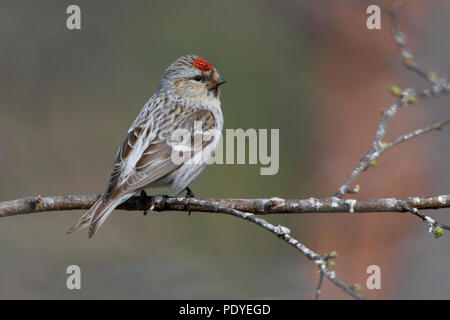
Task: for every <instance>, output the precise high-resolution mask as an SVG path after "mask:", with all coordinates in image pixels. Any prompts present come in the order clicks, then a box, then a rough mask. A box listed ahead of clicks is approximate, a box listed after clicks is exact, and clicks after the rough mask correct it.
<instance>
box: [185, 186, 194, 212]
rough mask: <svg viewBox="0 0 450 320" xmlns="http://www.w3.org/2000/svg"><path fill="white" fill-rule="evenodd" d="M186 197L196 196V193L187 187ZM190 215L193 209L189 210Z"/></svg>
mask: <svg viewBox="0 0 450 320" xmlns="http://www.w3.org/2000/svg"><path fill="white" fill-rule="evenodd" d="M186 198H195V196H194V193H193V192H192V190H191V189H189V187H186ZM189 215H191V210H189Z"/></svg>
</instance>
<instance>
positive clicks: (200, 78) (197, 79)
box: [194, 75, 202, 81]
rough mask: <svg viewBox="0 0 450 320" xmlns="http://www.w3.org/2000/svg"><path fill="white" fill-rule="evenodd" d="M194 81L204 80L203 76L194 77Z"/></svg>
mask: <svg viewBox="0 0 450 320" xmlns="http://www.w3.org/2000/svg"><path fill="white" fill-rule="evenodd" d="M194 80H195V81H200V80H202V76H201V75H197V76H195V77H194Z"/></svg>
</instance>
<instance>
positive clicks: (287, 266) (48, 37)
mask: <svg viewBox="0 0 450 320" xmlns="http://www.w3.org/2000/svg"><path fill="white" fill-rule="evenodd" d="M372 2H373V1H372ZM73 3H74V2H73V1H61V0H58V1H56V0H54V1H48V0H42V1H39V2H38V1H31V0H28V1H25V0H23V1H13V0H3V1H1V2H0V39H1V42H2V44H1V45H0V70H1V72H0V168H1V179H0V201H5V200H12V199H17V198H21V197H25V196H31V195H33V196H36V195H42V196H46V195H64V194H91V193H100V192H103V191H104V188H105V185H106V182H107V178H108V175H109V171H110V168H111V165H112V161H113V158H114V155H115V153H116V150H117V148H118V146H119V145H120V143H121V142H122V139H123V138H124V136H125V133H126V132H127V130H128V128H129V126H130V124H131V123H132V121H133V120H134V118H135V116H136V115H137V113H138V112H139V110H140V108H141V107H142V106H143V105H144V103H145V102H146V100H147V99H148V98H149V97H150V96H151V95H152V94H153V92H154V90H155V89H156V86H157V84H158V81H159V79H160V77H161V75H162V73H163V72H164V70H165V69H166V68H167V67H168V66H169V64H170V63H172V62H173V61H174V60H175V59H176V58H177V57H179V56H181V55H185V54H198V55H201V56H202V57H204V58H206V59H207V60H209V61H211V62H212V63H213V64H214V65H215V66H216V68H217V69H218V70H219V72H220V73H221V75H222V76H223V77H224V78H225V79H226V80H227V81H228V82H227V84H226V85H224V86H223V89H222V94H221V97H222V108H223V113H224V117H225V128H232V129H233V128H243V129H247V128H256V129H259V128H267V129H271V128H279V129H280V170H279V172H278V174H277V175H275V176H261V175H260V174H259V166H256V165H211V166H208V168H207V169H206V170H205V171H204V172H203V173H202V175H201V176H200V177H199V178H198V179H197V180H196V181H195V182H194V184H193V185H192V189H193V191H194V192H195V194H196V196H198V197H203V198H207V197H215V198H225V197H239V198H253V197H272V196H279V197H283V198H307V197H312V196H314V197H327V196H330V195H331V194H333V193H334V192H335V191H336V190H337V188H338V186H339V185H340V184H341V183H342V182H343V180H344V178H345V177H346V176H347V174H348V173H349V172H350V170H351V169H352V168H353V167H354V166H355V165H356V164H357V162H358V161H359V158H360V157H361V156H362V155H363V154H364V153H365V152H366V151H367V150H368V148H369V145H370V143H371V140H372V139H373V136H374V134H375V130H376V126H377V124H378V121H379V119H380V112H381V111H382V110H383V109H386V108H388V107H389V106H390V105H391V104H392V103H393V102H394V101H395V99H394V97H392V96H391V95H390V93H389V88H390V87H391V85H397V86H399V87H401V88H405V87H415V88H419V89H420V88H425V87H426V86H427V83H425V82H424V81H423V80H422V79H420V78H418V77H417V76H416V75H414V74H412V73H410V72H409V71H407V70H405V69H404V67H403V66H402V63H401V58H400V55H399V53H398V50H397V48H396V46H395V44H394V42H393V40H392V37H391V34H390V30H391V29H390V28H391V25H390V19H389V17H388V15H387V14H386V13H382V28H381V30H368V29H367V28H366V18H367V17H368V15H367V14H366V13H365V12H366V8H367V6H368V5H369V4H372V3H371V2H370V1H350V0H340V1H331V0H321V1H289V0H270V1H269V0H266V1H257V0H252V1H238V0H230V1H201V0H196V1H126V2H125V1H100V0H97V1H76V4H77V5H79V6H80V7H81V25H82V29H81V30H79V31H69V30H67V28H66V18H67V16H68V15H67V14H66V8H67V6H68V5H70V4H73ZM378 3H379V4H380V5H388V6H389V4H390V2H389V1H379V2H378ZM449 15H450V4H449V2H448V1H444V0H433V1H426V0H416V1H410V2H409V3H407V4H406V5H405V6H404V8H403V9H402V11H401V14H400V25H401V29H402V30H403V32H404V33H405V34H406V35H407V39H408V41H409V46H410V47H411V48H412V49H413V51H414V53H415V55H416V59H417V62H418V63H419V64H420V65H421V66H423V67H424V69H425V70H429V71H434V72H436V73H437V74H438V75H442V76H447V75H448V73H449V70H450V60H449V59H448V56H449V52H450V42H448V41H447V39H448V35H447V32H448V30H449V28H450V19H449ZM448 103H449V101H448V99H446V98H442V99H435V100H429V101H424V102H419V103H417V104H415V105H413V106H411V107H409V108H407V109H404V110H402V111H401V113H400V114H399V116H397V117H396V118H395V119H394V120H393V121H392V122H391V125H390V127H389V133H388V137H389V138H391V139H392V138H395V137H397V136H398V135H399V134H401V133H403V132H409V131H411V130H413V129H415V128H418V127H424V126H426V125H429V124H431V123H434V122H436V121H438V120H441V119H446V118H447V117H448V114H449V113H448V108H446V107H448ZM449 145H450V139H449V133H448V131H447V129H444V130H443V131H442V132H440V133H432V134H429V135H427V136H423V137H420V138H418V139H417V140H413V141H410V142H408V143H405V144H402V145H400V146H398V147H396V148H395V149H393V150H392V151H389V152H387V153H386V154H384V155H383V156H382V157H381V158H380V159H379V161H378V165H377V166H376V167H374V168H371V169H370V170H368V171H367V172H365V173H363V174H362V175H360V177H359V178H358V180H357V181H356V182H357V183H359V184H360V185H361V193H360V194H359V195H358V197H360V198H369V197H372V198H373V197H401V196H416V195H439V194H448V193H449V189H450V179H449V178H450V165H449V159H450V151H449V150H450V148H449ZM82 213H83V212H81V211H72V212H53V213H41V214H31V215H21V216H15V217H8V218H2V219H0V298H2V299H13V298H26V299H46V298H56V299H80V298H83V299H90V298H92V299H107V298H112V299H115V298H124V299H128V298H133V299H169V298H172V299H189V298H192V299H266V298H267V299H310V298H313V297H314V289H315V286H316V283H317V279H318V274H317V272H316V271H317V268H316V266H315V265H313V264H312V263H311V262H310V261H309V260H307V259H306V258H305V257H303V256H302V255H300V254H299V253H298V252H296V251H295V250H294V249H293V248H291V247H290V246H288V245H287V244H286V243H284V242H282V241H279V240H277V239H276V238H275V237H274V236H273V235H272V234H270V233H268V232H266V231H263V230H261V229H259V228H258V227H257V226H255V225H252V224H250V223H246V222H243V221H240V220H238V219H235V218H233V217H229V216H223V215H211V214H206V213H193V214H192V215H191V216H188V214H187V213H180V212H177V213H170V212H165V213H152V214H150V215H148V216H146V217H144V216H143V215H142V214H141V213H136V212H123V211H115V212H114V213H113V214H112V215H111V217H110V218H109V219H108V220H107V221H106V223H105V224H104V226H103V227H102V228H101V230H100V232H99V233H98V234H97V235H96V237H95V238H94V239H92V240H88V239H87V233H86V232H78V233H76V234H73V235H70V236H67V235H66V234H65V232H66V231H67V229H68V228H69V227H70V226H71V225H72V224H73V223H74V222H75V221H76V220H77V219H78V218H79V217H80V215H81V214H82ZM449 213H450V212H449V210H439V211H438V212H430V213H429V214H430V215H431V216H432V217H436V218H439V219H441V220H442V222H444V223H450V217H448V215H449ZM267 219H268V220H269V221H270V222H272V223H274V224H279V223H282V224H284V225H286V226H289V227H290V228H291V229H292V231H293V236H294V237H296V238H297V239H299V240H300V241H301V242H303V243H304V244H305V245H307V246H309V247H310V248H311V249H313V250H315V251H316V252H318V253H320V254H323V253H326V252H331V251H333V250H335V251H337V252H338V254H339V256H338V258H337V261H336V266H335V267H334V269H335V270H336V272H337V273H338V275H339V276H340V277H341V278H342V279H343V280H344V281H346V282H348V283H359V284H360V285H361V286H362V287H363V289H364V290H363V292H362V293H363V294H364V295H366V296H367V297H368V298H372V299H382V298H388V299H407V298H409V299H428V298H446V299H449V298H450V277H448V271H449V267H448V266H449V265H450V249H449V248H450V238H449V237H448V236H444V237H443V238H441V239H439V240H435V239H434V237H433V236H432V235H429V234H428V233H427V228H426V226H425V225H424V224H423V223H421V222H420V221H419V220H418V219H417V218H415V217H412V216H411V215H407V214H376V215H375V214H362V215H352V216H350V215H346V214H334V215H333V214H323V215H314V216H313V215H291V216H285V217H282V216H268V217H267ZM71 264H76V265H79V266H80V267H81V272H82V290H72V291H70V290H67V289H66V285H65V284H66V279H67V276H68V275H67V274H66V273H65V271H66V268H67V266H68V265H71ZM372 264H375V265H379V266H380V267H381V277H382V278H381V285H382V289H381V290H368V289H367V288H366V287H365V283H366V279H367V277H368V275H367V274H366V268H367V267H368V266H369V265H372ZM322 297H323V298H333V299H347V298H348V297H347V296H346V295H345V294H343V293H342V292H341V291H340V290H338V289H337V288H335V287H334V286H333V285H331V284H330V283H328V282H327V281H325V283H324V288H323V294H322Z"/></svg>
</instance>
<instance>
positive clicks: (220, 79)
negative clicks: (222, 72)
mask: <svg viewBox="0 0 450 320" xmlns="http://www.w3.org/2000/svg"><path fill="white" fill-rule="evenodd" d="M224 83H226V81H225V80H224V79H223V78H221V77H218V78H217V79H215V80H214V84H215V85H216V87H218V86H220V85H222V84H224Z"/></svg>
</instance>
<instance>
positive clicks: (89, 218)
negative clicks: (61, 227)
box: [67, 196, 123, 238]
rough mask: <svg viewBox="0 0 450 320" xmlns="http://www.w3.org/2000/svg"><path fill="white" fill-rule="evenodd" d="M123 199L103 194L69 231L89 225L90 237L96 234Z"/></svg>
mask: <svg viewBox="0 0 450 320" xmlns="http://www.w3.org/2000/svg"><path fill="white" fill-rule="evenodd" d="M122 201H123V199H121V198H119V199H111V198H110V197H108V198H105V197H104V196H101V197H100V199H98V200H97V202H96V203H94V205H93V206H92V207H91V208H90V209H89V211H88V212H86V213H85V214H84V215H83V216H82V217H81V218H80V220H78V222H77V223H76V224H75V225H73V226H72V228H70V229H69V231H67V233H72V232H75V231H77V230H80V229H84V228H87V227H89V238H92V236H93V235H94V234H95V232H96V231H97V230H98V229H99V228H100V226H101V225H102V223H103V222H104V221H105V220H106V218H108V216H109V215H110V214H111V212H112V211H113V210H114V209H115V208H116V207H117V206H118V205H119V204H120V203H121V202H122Z"/></svg>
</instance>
